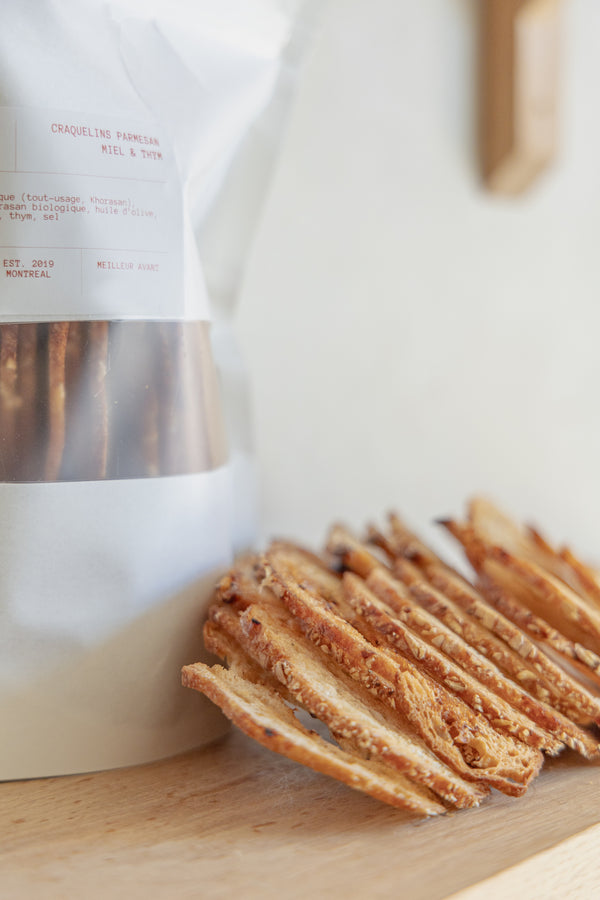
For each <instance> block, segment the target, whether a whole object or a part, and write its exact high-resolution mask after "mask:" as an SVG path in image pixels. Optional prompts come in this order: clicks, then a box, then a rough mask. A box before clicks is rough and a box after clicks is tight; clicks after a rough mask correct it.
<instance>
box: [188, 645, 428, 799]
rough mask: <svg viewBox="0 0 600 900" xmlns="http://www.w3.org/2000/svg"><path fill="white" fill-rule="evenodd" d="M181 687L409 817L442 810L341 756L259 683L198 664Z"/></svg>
mask: <svg viewBox="0 0 600 900" xmlns="http://www.w3.org/2000/svg"><path fill="white" fill-rule="evenodd" d="M183 683H184V685H185V686H186V687H191V688H194V689H195V690H199V691H201V692H202V693H204V694H206V696H208V697H209V698H210V699H211V700H212V701H213V702H214V703H216V704H217V705H218V706H220V708H221V709H222V710H223V712H224V713H225V715H226V716H227V717H228V718H229V719H231V721H232V722H234V723H235V724H236V725H237V726H238V727H239V728H240V729H241V730H242V731H243V732H244V733H245V734H247V735H248V736H249V737H252V738H254V740H256V741H258V742H259V743H261V744H262V745H263V746H264V747H267V748H268V749H269V750H273V751H275V752H276V753H280V754H281V755H282V756H287V757H288V758H289V759H292V760H294V761H295V762H298V763H301V764H302V765H305V766H309V767H310V768H312V769H314V770H315V771H317V772H321V773H323V774H324V775H329V776H330V777H332V778H336V779H337V780H338V781H342V782H343V783H344V784H347V785H348V786H349V787H352V788H355V789H356V790H360V791H363V792H364V793H366V794H369V795H370V796H372V797H374V798H375V799H377V800H381V801H383V802H384V803H389V804H390V805H392V806H398V807H400V808H401V809H406V810H409V811H410V812H412V813H415V814H418V815H423V816H433V815H439V814H440V813H444V812H445V811H446V809H445V807H444V806H443V805H442V804H441V803H440V802H439V801H437V800H436V799H435V796H434V794H433V793H432V792H431V791H428V790H427V789H425V788H422V787H419V786H418V785H416V784H414V783H413V782H410V781H409V780H408V779H406V778H404V777H403V776H402V775H401V774H399V773H398V772H396V771H395V770H394V769H393V768H391V767H389V766H384V765H382V764H381V763H377V762H375V761H373V760H363V759H361V758H360V757H357V756H356V755H355V754H350V753H346V752H345V751H344V750H342V749H341V748H340V747H337V746H335V745H332V744H330V743H328V742H326V741H325V740H324V739H323V738H322V737H320V736H319V735H318V734H317V733H316V732H315V731H309V730H308V729H306V728H304V727H303V726H302V725H301V724H300V722H299V721H298V719H297V718H296V716H295V715H294V714H293V712H292V711H291V710H290V708H289V707H288V706H287V705H286V704H285V703H284V702H283V701H282V700H281V699H280V698H279V697H278V696H277V695H276V694H274V693H273V692H272V691H269V690H268V689H267V688H265V687H264V686H263V685H261V684H258V683H251V682H248V681H247V680H246V679H244V678H240V677H239V676H237V675H235V674H234V673H232V672H230V671H227V670H226V669H223V668H221V667H220V666H213V667H212V668H209V667H208V666H205V665H202V663H196V664H194V665H191V666H186V667H185V668H184V670H183Z"/></svg>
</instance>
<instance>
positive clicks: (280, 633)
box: [210, 591, 485, 808]
mask: <svg viewBox="0 0 600 900" xmlns="http://www.w3.org/2000/svg"><path fill="white" fill-rule="evenodd" d="M274 601H275V602H274ZM210 616H211V618H212V620H213V621H215V622H217V623H218V624H219V625H220V626H221V627H223V628H224V629H225V630H226V631H228V632H229V633H230V634H232V636H233V637H234V638H235V639H236V640H237V641H238V642H239V643H240V644H241V646H242V647H243V648H244V649H245V650H246V652H247V653H249V654H250V655H251V656H252V657H253V658H254V659H255V660H256V661H257V662H258V663H259V664H260V665H261V666H262V667H263V668H265V669H267V670H268V671H269V672H271V674H273V675H274V676H275V677H276V678H277V679H278V680H279V681H280V682H281V683H282V684H284V685H285V687H286V688H287V689H288V690H289V692H290V694H292V695H293V697H294V698H295V700H296V702H297V703H299V704H300V705H301V706H302V707H303V708H304V709H306V710H307V711H308V712H309V713H310V714H311V715H313V716H315V717H316V718H318V719H320V721H322V722H323V723H324V724H326V725H327V726H328V728H329V729H330V731H331V732H332V734H334V735H336V736H337V735H339V736H341V737H342V738H343V739H346V740H348V741H350V742H352V743H353V744H355V745H356V746H357V747H359V748H360V750H361V752H362V753H363V754H369V756H370V757H371V758H374V759H376V760H378V761H379V762H385V763H386V764H387V765H391V766H393V767H394V768H396V769H397V770H398V771H399V772H400V773H401V774H403V775H405V776H406V777H408V778H410V779H411V780H413V781H416V782H417V783H419V784H421V785H423V786H425V787H427V788H429V789H431V790H433V791H434V792H435V793H436V794H438V796H440V797H442V798H443V799H444V800H445V801H446V802H448V803H451V804H454V805H456V806H458V807H461V808H462V807H467V806H474V805H477V804H478V803H479V802H480V800H481V799H482V797H483V796H484V795H485V791H484V790H483V789H481V788H480V787H478V786H475V785H473V784H470V783H468V782H466V781H465V780H464V779H462V778H461V777H460V776H459V775H457V774H456V773H455V772H453V771H452V770H450V769H449V768H448V767H447V766H445V765H444V764H443V763H441V762H440V761H439V760H438V759H437V758H436V757H435V756H434V755H433V754H432V753H431V752H430V751H429V750H428V749H427V747H426V746H425V745H424V744H423V742H422V741H420V740H419V739H418V738H416V737H414V736H413V735H410V734H408V733H407V732H406V731H404V730H402V729H400V728H399V727H398V725H397V724H396V723H393V722H392V721H391V720H390V716H389V714H388V711H387V709H386V708H385V707H384V706H383V705H382V704H380V703H378V701H377V700H376V699H375V698H374V697H372V695H370V694H369V693H368V692H367V691H366V690H364V689H361V687H360V686H359V685H357V684H356V683H355V682H353V681H352V680H351V679H350V678H349V677H347V676H346V675H345V674H344V673H343V672H342V671H336V670H335V668H334V670H333V671H332V663H331V662H330V661H329V665H328V660H326V658H325V656H324V654H323V653H322V652H321V651H320V650H319V649H318V648H316V647H314V646H313V645H312V643H311V642H310V641H309V640H308V639H307V638H306V637H304V635H303V634H302V632H301V630H300V628H299V626H298V625H297V624H296V623H295V622H294V621H293V619H292V617H291V616H290V615H289V613H288V612H287V610H285V608H284V607H283V606H282V605H281V604H280V603H279V601H276V600H275V598H273V595H271V594H270V592H268V591H263V598H262V600H261V603H260V604H259V605H256V604H251V605H249V606H248V607H247V608H246V609H245V610H244V611H243V612H241V613H240V614H239V616H238V615H237V614H236V612H235V610H233V609H232V608H231V607H228V606H224V605H222V604H221V605H217V606H213V607H212V608H211V610H210Z"/></svg>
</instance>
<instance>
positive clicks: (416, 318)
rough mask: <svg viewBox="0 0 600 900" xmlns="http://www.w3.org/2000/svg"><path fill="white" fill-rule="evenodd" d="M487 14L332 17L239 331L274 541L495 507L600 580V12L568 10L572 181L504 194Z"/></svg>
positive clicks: (567, 163)
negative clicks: (485, 130) (575, 553)
mask: <svg viewBox="0 0 600 900" xmlns="http://www.w3.org/2000/svg"><path fill="white" fill-rule="evenodd" d="M476 3H477V0H473V2H461V0H422V2H419V3H413V2H410V0H332V2H330V3H328V4H327V6H325V7H324V14H323V17H322V20H321V33H320V37H319V40H318V41H317V45H316V48H315V50H314V52H313V54H312V57H311V59H310V62H309V64H308V66H307V68H306V70H305V77H304V80H303V82H302V86H301V90H300V94H299V97H298V102H297V105H296V107H295V112H294V115H293V119H292V122H291V127H290V130H289V132H288V136H287V139H286V142H285V146H284V152H283V156H282V158H281V161H280V165H279V167H278V170H277V173H276V177H275V181H274V184H273V187H272V191H271V194H270V198H269V202H268V204H267V208H266V210H265V217H264V220H263V223H262V227H261V230H260V232H259V235H258V240H257V243H256V245H255V248H254V253H253V256H252V260H251V264H250V267H249V271H248V278H247V283H246V288H245V291H244V293H243V297H242V301H241V303H240V307H239V312H238V317H237V333H238V337H239V340H240V342H241V344H242V349H243V352H244V354H245V357H246V361H247V363H248V366H249V370H250V374H251V378H252V386H253V406H254V410H253V412H254V419H255V425H256V441H257V450H258V456H259V462H260V469H261V477H262V486H261V491H262V498H263V528H264V533H265V536H272V535H281V534H285V535H289V536H294V537H297V538H301V539H303V540H307V541H310V542H313V543H314V542H316V541H318V540H320V539H321V537H322V536H323V534H324V532H325V529H326V527H327V525H328V524H329V523H330V522H331V521H332V520H334V519H345V520H346V521H348V522H349V523H350V524H352V525H355V526H358V525H360V524H361V523H363V522H364V521H365V520H366V519H368V518H369V517H373V516H381V515H382V514H383V513H385V511H386V510H388V509H389V508H391V507H396V508H398V509H399V510H400V511H401V513H402V514H403V515H404V516H405V517H406V518H408V519H409V520H411V521H412V522H413V523H414V524H415V525H416V526H418V527H419V528H421V529H423V528H424V526H425V525H426V523H428V522H429V521H430V520H431V519H432V518H433V517H434V516H437V515H441V514H446V513H458V512H459V511H460V510H461V507H462V503H463V501H464V499H465V498H466V497H468V496H469V495H470V494H471V493H473V492H475V491H484V492H486V493H488V494H490V495H492V496H494V497H496V498H497V499H498V500H499V501H501V502H502V503H503V504H505V505H506V506H507V507H508V508H510V509H511V510H513V511H514V512H515V513H517V514H518V515H523V516H525V517H527V518H529V519H532V520H535V521H538V522H540V523H541V524H542V525H543V526H544V527H545V528H546V530H547V531H548V532H549V533H550V534H551V535H552V536H553V537H555V538H557V539H561V540H562V539H568V540H571V541H572V542H574V543H575V545H576V546H578V547H579V548H580V549H581V550H582V551H585V553H587V554H590V555H591V556H594V554H595V555H596V557H597V558H598V560H600V404H599V402H598V395H599V393H600V355H599V352H598V351H599V348H600V171H599V170H600V54H599V53H598V52H597V47H598V41H599V39H600V3H598V2H597V0H570V2H569V3H564V4H563V21H564V27H563V39H564V40H563V44H564V53H563V71H562V78H561V87H562V93H563V97H562V119H563V128H562V148H561V155H560V160H559V162H558V163H557V165H556V166H555V167H554V168H553V170H552V171H551V172H550V173H549V174H548V175H547V176H546V177H544V179H543V180H541V181H540V182H539V183H538V185H537V186H536V188H535V189H534V190H533V191H532V193H530V194H529V195H528V196H527V197H526V198H525V199H522V200H519V201H512V202H511V201H508V200H503V199H497V198H494V197H492V196H490V195H488V194H486V193H485V192H484V191H483V190H482V189H481V187H480V185H479V183H478V177H477V171H476V164H475V158H474V157H475V150H474V133H475V127H476V123H475V120H474V94H475V67H474V59H475V50H476V47H475V35H476V32H475V8H476Z"/></svg>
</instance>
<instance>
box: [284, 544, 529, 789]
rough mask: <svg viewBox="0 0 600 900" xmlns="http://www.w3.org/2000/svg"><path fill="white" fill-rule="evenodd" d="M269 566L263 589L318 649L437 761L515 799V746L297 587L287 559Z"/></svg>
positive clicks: (321, 600) (518, 762)
mask: <svg viewBox="0 0 600 900" xmlns="http://www.w3.org/2000/svg"><path fill="white" fill-rule="evenodd" d="M267 559H268V561H269V566H270V567H271V573H270V576H269V577H268V579H267V583H268V584H269V586H270V588H271V589H272V590H273V591H275V593H276V594H277V595H278V596H280V597H281V598H282V599H283V601H284V602H285V604H286V606H287V607H288V608H289V609H290V611H291V612H292V614H293V615H294V616H295V617H296V618H297V619H298V620H299V621H300V622H301V623H302V627H303V630H304V632H305V633H306V634H307V635H308V636H309V637H310V638H311V640H312V641H313V642H314V643H315V644H316V645H317V646H319V647H321V649H322V650H323V651H324V652H325V653H326V654H327V655H328V656H330V657H332V658H333V659H335V661H336V662H337V663H338V664H339V665H340V666H341V667H342V668H343V669H344V671H345V672H346V673H348V674H350V675H351V677H353V678H354V679H355V680H357V681H359V682H360V683H361V684H363V685H365V687H367V688H368V689H369V690H371V691H372V692H373V693H374V694H375V695H376V696H378V697H379V699H380V700H381V701H382V702H384V703H385V704H386V705H388V706H390V707H391V708H392V709H394V710H395V711H396V714H397V715H398V716H400V717H401V718H402V720H403V721H404V722H406V723H408V724H409V726H410V727H411V728H412V729H413V730H414V731H415V732H416V733H417V734H419V736H420V737H421V738H422V739H423V740H424V741H425V743H426V744H427V746H428V747H429V748H430V749H431V750H432V751H433V752H434V753H435V754H436V756H438V757H439V758H440V759H442V760H443V761H444V762H446V763H447V764H448V765H450V766H452V767H453V768H454V769H455V770H456V771H457V772H458V773H459V774H461V775H462V776H463V777H464V778H466V779H467V780H482V781H483V782H484V783H486V784H488V785H489V786H491V787H496V788H497V789H498V790H501V791H505V792H506V793H513V792H514V782H515V780H516V781H517V782H518V781H519V777H520V771H521V767H522V759H521V756H520V753H521V747H520V746H519V745H518V742H515V740H514V739H513V738H510V737H506V736H504V735H500V734H499V733H498V732H496V731H494V730H493V729H492V727H491V726H490V725H489V723H488V721H487V720H486V719H485V718H484V717H483V716H481V715H479V714H478V713H475V712H473V710H471V709H470V708H469V707H468V706H466V704H464V703H463V702H462V701H461V700H460V699H459V698H457V697H455V696H454V695H453V694H451V693H449V692H448V691H447V690H445V689H444V688H443V687H442V686H441V685H438V684H437V683H436V682H435V681H433V680H432V679H431V678H429V677H428V676H427V675H426V674H424V673H422V672H420V671H419V670H418V669H417V668H416V667H415V666H414V665H411V663H409V662H408V660H406V659H405V658H404V657H403V656H401V655H398V654H394V652H393V651H390V650H389V649H383V648H378V647H375V646H373V645H372V644H371V643H369V641H368V640H366V639H365V638H364V637H363V636H362V635H361V634H360V633H359V632H358V631H357V630H356V629H354V628H352V627H351V626H350V625H349V623H348V622H346V621H345V620H344V619H343V618H341V617H340V616H339V615H338V613H337V612H335V611H334V610H333V609H332V607H331V605H330V604H328V603H327V601H326V600H325V599H324V598H321V597H319V596H318V595H316V594H315V593H312V592H311V591H310V590H307V589H306V587H305V586H301V585H300V584H298V582H297V581H296V579H295V577H294V575H293V574H290V571H289V567H288V565H287V559H286V555H285V554H282V553H281V552H279V553H278V552H270V553H269V554H268V555H267ZM525 755H526V756H528V754H527V753H526V754H525Z"/></svg>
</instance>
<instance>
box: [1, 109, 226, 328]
mask: <svg viewBox="0 0 600 900" xmlns="http://www.w3.org/2000/svg"><path fill="white" fill-rule="evenodd" d="M184 227H185V223H184V213H183V195H182V186H181V181H180V178H179V172H178V167H177V163H176V160H175V156H174V153H173V149H172V147H171V146H170V142H169V139H168V137H167V136H166V135H165V133H164V132H163V131H162V130H161V129H160V128H159V127H158V126H156V125H155V124H154V123H152V122H146V123H141V124H140V123H139V122H129V121H126V120H121V119H116V118H114V117H107V116H96V115H93V114H87V113H85V114H84V113H81V114H79V113H74V112H59V111H56V110H39V109H25V108H20V109H12V108H0V319H3V320H5V321H7V320H11V321H19V320H27V319H29V320H36V321H41V320H45V319H53V320H58V319H73V318H96V319H131V318H141V319H148V318H168V319H179V318H198V319H206V318H208V314H207V310H206V308H205V303H204V297H203V293H202V286H201V285H198V284H196V286H195V294H196V297H197V300H196V302H197V308H196V309H195V310H190V304H189V298H188V299H187V300H186V298H185V296H184V294H185V291H186V286H185V285H184V278H183V273H184V265H185V263H186V260H184ZM188 294H189V290H188Z"/></svg>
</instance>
